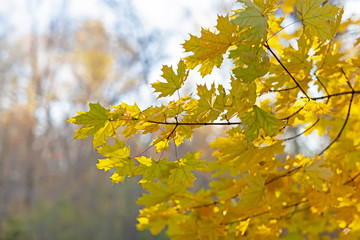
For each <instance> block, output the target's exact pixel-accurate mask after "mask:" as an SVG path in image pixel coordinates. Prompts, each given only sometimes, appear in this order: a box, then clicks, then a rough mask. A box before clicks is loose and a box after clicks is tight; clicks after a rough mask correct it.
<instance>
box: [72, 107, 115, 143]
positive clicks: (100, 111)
mask: <svg viewBox="0 0 360 240" xmlns="http://www.w3.org/2000/svg"><path fill="white" fill-rule="evenodd" d="M89 107H90V110H89V112H78V116H76V117H72V118H71V119H70V120H68V121H69V122H71V123H74V124H77V125H83V126H82V127H81V128H80V129H79V130H76V133H75V135H74V139H75V138H78V139H84V138H86V137H88V136H90V135H94V140H93V145H94V149H95V148H96V147H98V146H100V145H101V144H103V143H105V142H106V140H107V139H108V137H110V136H115V135H116V130H117V128H118V127H119V126H120V125H119V124H118V123H116V122H113V121H110V118H109V116H108V113H109V110H108V109H105V108H103V107H102V106H101V105H100V104H99V103H95V104H94V103H89Z"/></svg>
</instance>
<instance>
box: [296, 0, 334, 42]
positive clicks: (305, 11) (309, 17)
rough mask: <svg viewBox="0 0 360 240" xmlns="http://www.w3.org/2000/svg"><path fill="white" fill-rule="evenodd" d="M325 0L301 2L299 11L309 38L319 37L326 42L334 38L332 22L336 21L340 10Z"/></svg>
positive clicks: (298, 7)
mask: <svg viewBox="0 0 360 240" xmlns="http://www.w3.org/2000/svg"><path fill="white" fill-rule="evenodd" d="M323 2H324V1H323V0H304V1H299V4H298V5H297V10H298V12H299V18H300V20H301V21H302V23H303V25H304V31H305V33H306V34H307V36H308V37H313V36H317V37H318V38H319V39H320V40H322V41H325V40H326V39H329V38H331V37H333V34H332V33H333V29H332V25H331V24H330V22H332V21H334V19H335V16H336V14H337V13H338V12H339V10H340V8H338V7H336V6H335V5H331V4H330V2H329V1H328V2H326V3H325V4H324V5H322V4H323Z"/></svg>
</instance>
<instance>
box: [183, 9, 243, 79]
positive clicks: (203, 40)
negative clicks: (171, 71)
mask: <svg viewBox="0 0 360 240" xmlns="http://www.w3.org/2000/svg"><path fill="white" fill-rule="evenodd" d="M216 28H217V30H218V31H219V32H218V33H212V32H210V31H209V30H205V29H202V30H201V37H196V36H193V35H190V39H189V40H187V41H185V43H184V44H183V47H184V49H185V51H186V52H193V53H194V54H193V55H191V56H188V57H186V58H185V61H186V64H187V66H188V68H190V69H193V68H195V67H196V66H198V65H202V66H201V68H200V69H199V72H200V73H201V76H205V75H207V74H209V73H211V72H212V69H213V68H214V66H216V67H220V66H221V63H222V61H223V56H222V55H223V54H224V53H226V51H227V49H228V48H229V47H230V46H231V45H233V44H234V43H236V42H237V40H238V36H237V27H236V26H234V25H233V24H231V23H230V21H229V17H228V16H225V17H222V16H219V17H218V21H217V25H216Z"/></svg>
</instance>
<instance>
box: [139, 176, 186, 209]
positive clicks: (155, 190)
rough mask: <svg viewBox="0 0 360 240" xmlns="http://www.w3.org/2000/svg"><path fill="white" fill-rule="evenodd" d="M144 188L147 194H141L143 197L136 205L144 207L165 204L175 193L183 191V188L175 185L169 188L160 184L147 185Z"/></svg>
mask: <svg viewBox="0 0 360 240" xmlns="http://www.w3.org/2000/svg"><path fill="white" fill-rule="evenodd" d="M146 186H147V191H148V192H149V194H143V196H142V197H141V198H139V199H138V200H137V203H138V204H141V205H145V206H146V207H150V206H153V205H156V204H159V203H162V202H166V201H168V200H169V199H170V198H171V197H172V196H173V195H174V194H175V193H179V192H182V191H184V190H185V187H184V186H181V185H176V186H173V187H171V188H170V187H168V186H166V185H164V184H162V183H161V182H157V183H151V184H147V185H146Z"/></svg>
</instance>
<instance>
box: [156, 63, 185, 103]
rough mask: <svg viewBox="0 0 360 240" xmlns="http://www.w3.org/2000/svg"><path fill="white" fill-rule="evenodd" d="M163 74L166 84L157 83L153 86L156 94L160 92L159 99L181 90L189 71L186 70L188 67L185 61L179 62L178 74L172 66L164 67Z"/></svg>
mask: <svg viewBox="0 0 360 240" xmlns="http://www.w3.org/2000/svg"><path fill="white" fill-rule="evenodd" d="M162 71H163V74H162V75H161V76H162V77H163V78H164V79H165V80H166V82H160V81H157V82H155V83H153V84H152V87H153V88H154V89H155V92H159V93H160V95H159V97H158V98H161V97H166V96H171V95H173V94H174V92H175V91H176V90H179V89H180V88H181V86H182V85H183V84H184V81H185V80H186V79H187V77H188V74H189V71H188V70H186V65H185V63H184V61H183V60H180V61H179V64H178V69H177V74H176V73H175V72H174V70H173V69H172V68H171V66H170V67H169V66H163V68H162Z"/></svg>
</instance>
